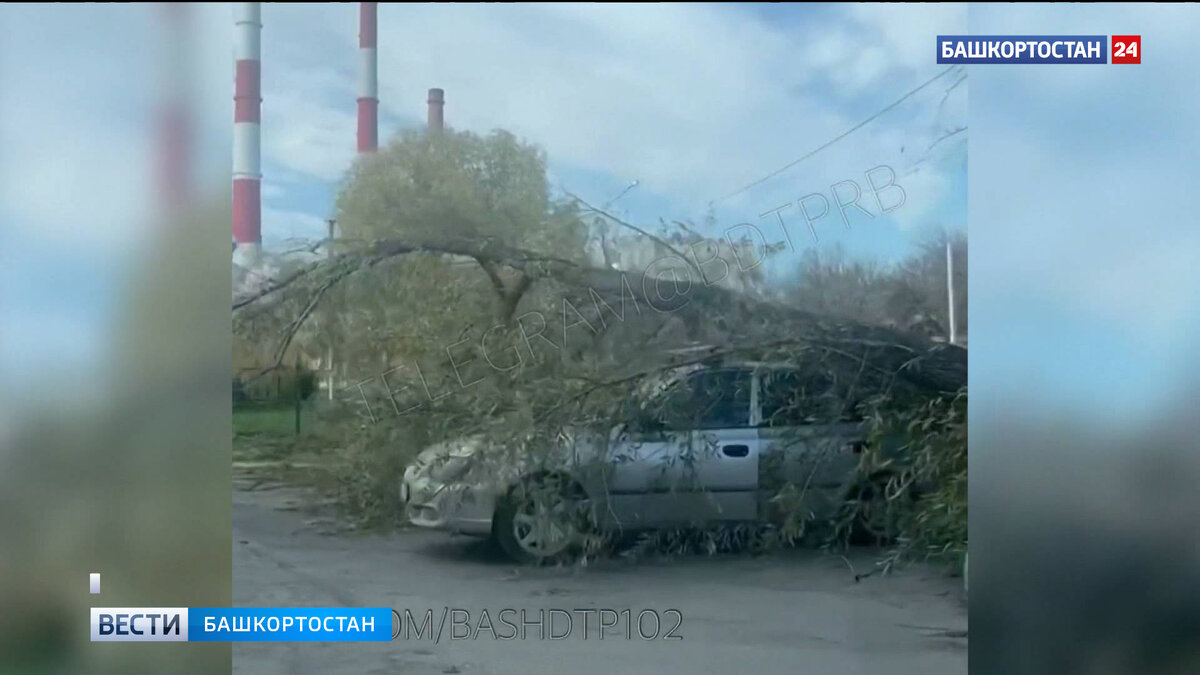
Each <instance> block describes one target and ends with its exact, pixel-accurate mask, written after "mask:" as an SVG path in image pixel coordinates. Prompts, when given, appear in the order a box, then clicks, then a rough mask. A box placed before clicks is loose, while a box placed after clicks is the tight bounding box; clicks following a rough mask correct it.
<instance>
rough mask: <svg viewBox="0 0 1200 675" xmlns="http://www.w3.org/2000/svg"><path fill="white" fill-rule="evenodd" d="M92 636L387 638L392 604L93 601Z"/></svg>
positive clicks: (146, 638) (307, 639)
mask: <svg viewBox="0 0 1200 675" xmlns="http://www.w3.org/2000/svg"><path fill="white" fill-rule="evenodd" d="M91 615H92V619H91V639H92V642H387V641H391V640H392V638H393V636H394V625H393V616H394V612H393V611H392V609H391V608H389V607H356V608H347V607H305V608H299V607H240V608H230V607H93V608H92V610H91Z"/></svg>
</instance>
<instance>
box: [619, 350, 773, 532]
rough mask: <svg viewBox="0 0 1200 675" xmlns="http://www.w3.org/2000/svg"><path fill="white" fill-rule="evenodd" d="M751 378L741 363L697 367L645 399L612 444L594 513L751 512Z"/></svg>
mask: <svg viewBox="0 0 1200 675" xmlns="http://www.w3.org/2000/svg"><path fill="white" fill-rule="evenodd" d="M752 381H753V380H752V375H751V372H750V371H749V370H747V369H740V370H737V369H718V370H699V371H697V372H692V373H690V374H687V375H684V376H682V377H680V378H679V379H678V380H676V381H675V382H674V383H672V384H671V385H669V386H667V387H665V388H664V390H663V391H662V392H661V393H660V394H658V395H656V396H654V397H653V399H652V400H650V401H648V402H647V404H646V405H645V406H644V407H643V408H642V409H641V412H640V413H639V414H636V415H633V417H635V418H636V419H631V420H629V422H628V423H627V424H626V426H625V430H624V431H623V432H622V433H621V434H620V435H619V437H618V439H617V441H616V442H615V443H613V444H612V449H611V453H610V460H609V463H610V466H611V470H610V472H609V482H608V486H607V489H606V492H607V493H608V500H607V502H608V503H607V505H606V506H607V509H606V511H607V513H605V514H601V516H602V520H603V521H604V522H607V523H608V524H609V525H616V526H619V527H663V526H670V525H684V524H696V523H703V522H709V521H713V520H753V519H754V518H755V515H756V513H755V512H756V506H755V490H756V489H757V481H758V443H759V439H758V436H757V430H756V429H754V428H753V426H752V425H751V424H750V411H751V405H750V403H751V385H752Z"/></svg>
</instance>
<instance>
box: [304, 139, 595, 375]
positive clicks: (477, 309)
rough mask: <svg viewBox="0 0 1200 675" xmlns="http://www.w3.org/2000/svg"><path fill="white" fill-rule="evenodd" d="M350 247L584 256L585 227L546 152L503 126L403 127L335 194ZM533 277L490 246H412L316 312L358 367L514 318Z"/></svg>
mask: <svg viewBox="0 0 1200 675" xmlns="http://www.w3.org/2000/svg"><path fill="white" fill-rule="evenodd" d="M335 215H336V220H337V223H338V225H339V227H340V229H341V235H340V237H339V239H340V241H341V248H342V249H343V250H344V249H346V248H348V247H350V246H353V245H356V244H364V243H370V242H375V241H382V240H392V241H396V240H398V241H404V242H409V243H411V244H413V245H416V246H420V247H424V248H427V249H431V250H433V251H436V250H437V249H439V248H440V247H444V246H446V245H454V244H456V243H461V242H469V243H470V244H471V246H472V247H473V248H477V249H480V250H487V249H488V248H489V247H497V246H502V247H512V248H519V249H521V250H524V251H529V252H533V253H536V254H539V255H545V256H548V257H555V258H561V259H567V260H572V261H582V259H583V255H584V254H583V248H584V240H585V236H586V228H585V227H584V225H583V223H582V221H581V220H580V219H579V218H578V216H577V214H576V213H575V210H574V209H573V208H572V207H571V206H570V205H568V204H565V203H559V202H556V201H554V200H552V199H551V197H550V194H549V186H548V182H547V180H546V159H545V155H544V153H543V152H542V151H541V150H540V149H538V148H537V147H536V146H533V145H530V144H526V143H523V142H521V141H520V140H518V139H517V138H515V137H514V136H513V135H511V134H509V133H507V132H504V131H495V132H493V133H492V134H490V135H488V136H486V137H485V136H479V135H476V134H473V133H469V132H454V131H451V130H446V131H445V132H443V133H441V134H427V133H424V132H417V131H409V132H404V133H402V134H401V135H399V136H398V137H397V138H395V139H394V140H393V141H392V142H391V143H390V144H389V145H388V146H387V147H385V148H382V149H381V150H380V151H379V152H378V153H376V154H374V155H372V156H369V157H366V158H364V159H363V160H361V161H360V162H359V163H358V164H357V165H356V166H355V167H354V169H353V171H352V172H351V173H350V175H349V176H348V177H347V180H346V181H345V183H344V184H343V186H342V189H341V191H340V193H339V195H338V197H337V202H336V214H335ZM530 285H531V280H530V279H529V278H528V277H526V276H525V275H523V274H522V273H520V272H514V271H512V270H508V269H503V268H500V267H499V266H497V265H495V264H494V263H492V262H490V261H488V260H486V259H484V258H483V257H477V258H472V257H470V256H455V255H447V254H444V253H438V252H427V253H415V254H412V255H407V256H403V257H398V258H395V259H392V260H389V261H388V262H387V263H385V264H381V265H378V266H374V267H371V268H370V269H364V270H361V271H359V272H356V273H355V274H354V276H352V277H350V278H348V279H346V280H345V281H344V282H342V283H340V284H339V285H338V287H337V288H335V289H333V290H332V291H331V292H330V294H329V296H330V297H329V298H328V299H327V300H326V301H325V302H324V303H323V307H324V309H323V310H322V311H321V312H320V313H319V315H318V322H319V323H321V324H322V325H323V326H325V327H326V329H325V330H322V331H320V333H321V334H320V336H319V337H318V338H317V339H319V340H324V341H327V342H328V343H329V344H328V345H326V346H327V347H328V346H332V347H333V348H334V349H335V350H336V352H337V356H336V359H337V360H338V361H339V362H340V363H342V364H345V365H347V366H349V367H351V368H352V369H353V370H358V369H360V368H364V367H366V368H367V369H372V368H373V369H375V370H376V371H378V370H379V369H380V368H381V367H382V368H384V369H386V367H387V365H388V363H389V361H390V360H392V359H394V358H404V359H420V358H423V357H426V356H430V355H435V354H436V353H437V352H438V351H440V350H442V349H443V348H444V346H445V345H446V344H449V343H453V342H454V341H455V339H456V338H457V336H459V335H460V334H461V333H462V332H463V331H466V330H469V329H470V328H471V327H478V326H483V327H484V328H486V327H487V326H488V325H490V324H491V323H494V322H501V323H503V322H507V321H509V320H511V319H512V317H513V314H514V312H515V311H516V307H517V304H518V303H519V302H520V301H521V299H522V297H523V296H524V295H525V293H526V292H527V291H528V290H529V287H530Z"/></svg>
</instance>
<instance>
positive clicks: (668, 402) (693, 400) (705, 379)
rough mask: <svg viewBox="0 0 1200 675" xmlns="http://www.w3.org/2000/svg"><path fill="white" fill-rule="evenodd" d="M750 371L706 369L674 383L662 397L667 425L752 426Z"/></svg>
mask: <svg viewBox="0 0 1200 675" xmlns="http://www.w3.org/2000/svg"><path fill="white" fill-rule="evenodd" d="M751 382H752V380H751V377H750V372H749V371H746V370H738V369H721V370H706V371H701V372H698V373H694V374H692V375H690V376H688V377H686V378H684V379H682V380H680V381H678V382H676V383H675V384H674V385H672V386H671V387H670V388H669V389H667V390H666V391H665V392H664V393H663V396H662V397H661V399H660V401H659V402H660V406H659V412H660V416H661V419H662V420H663V423H664V424H665V425H666V426H667V428H669V429H672V430H675V431H684V430H688V429H730V428H738V427H748V426H750V386H751Z"/></svg>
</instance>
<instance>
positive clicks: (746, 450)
mask: <svg viewBox="0 0 1200 675" xmlns="http://www.w3.org/2000/svg"><path fill="white" fill-rule="evenodd" d="M721 454H723V455H725V456H726V457H745V456H747V455H749V454H750V446H748V445H725V446H722V447H721Z"/></svg>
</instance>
